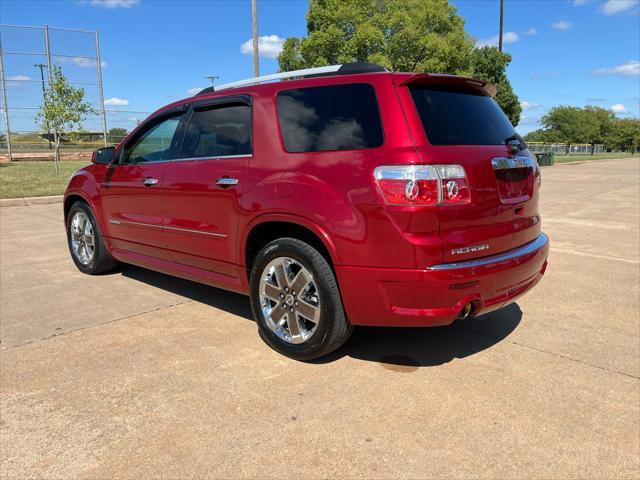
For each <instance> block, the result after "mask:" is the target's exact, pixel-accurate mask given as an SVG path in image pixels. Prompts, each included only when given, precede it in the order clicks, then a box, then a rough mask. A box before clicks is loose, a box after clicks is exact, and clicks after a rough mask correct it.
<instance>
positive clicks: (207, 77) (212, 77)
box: [204, 75, 220, 87]
mask: <svg viewBox="0 0 640 480" xmlns="http://www.w3.org/2000/svg"><path fill="white" fill-rule="evenodd" d="M204 78H206V79H207V80H211V86H212V87H213V86H214V84H215V81H216V80H217V79H219V78H220V77H219V76H217V75H205V77H204Z"/></svg>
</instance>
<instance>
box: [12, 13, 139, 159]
mask: <svg viewBox="0 0 640 480" xmlns="http://www.w3.org/2000/svg"><path fill="white" fill-rule="evenodd" d="M54 65H59V66H60V67H61V69H62V72H63V74H64V75H65V77H66V78H67V79H68V81H69V83H70V84H71V85H72V86H74V87H76V88H82V89H84V91H85V101H87V102H89V103H90V104H91V105H92V106H93V108H94V110H95V112H96V113H95V114H91V115H89V116H87V118H86V119H85V120H84V122H83V125H82V128H81V129H79V131H77V132H71V133H66V134H64V135H62V136H61V138H60V149H61V152H62V154H63V155H62V156H63V158H67V157H71V158H74V157H75V158H78V157H80V158H84V157H87V156H88V155H89V154H90V152H91V151H92V150H93V149H95V148H98V147H102V146H104V145H109V144H116V143H118V142H119V141H120V140H122V138H123V137H124V135H125V133H126V132H127V131H129V130H131V129H132V128H133V127H135V125H136V124H137V123H138V122H140V121H141V120H142V119H144V118H145V117H146V116H147V115H148V113H149V112H141V111H133V110H124V109H121V108H117V107H118V105H117V101H118V99H112V102H110V101H106V102H105V100H104V97H103V89H102V69H103V68H104V67H106V66H107V64H106V62H105V61H104V59H101V57H100V41H99V36H98V32H97V31H96V32H92V31H87V30H72V29H64V28H52V27H48V26H46V25H45V26H43V27H40V26H25V25H7V24H0V77H1V78H0V82H1V84H2V85H1V87H2V95H1V96H0V100H1V102H2V103H1V104H0V108H1V109H2V112H1V113H2V116H1V118H0V126H1V128H0V161H2V160H9V161H11V160H22V159H29V160H32V159H41V158H52V157H53V148H54V146H53V138H54V137H53V135H54V133H53V132H47V131H43V130H42V128H41V126H40V125H39V123H38V120H37V114H38V112H39V111H40V109H41V107H42V104H43V101H44V94H45V91H46V89H47V88H49V83H50V82H51V75H52V67H53V66H54ZM110 103H114V105H110Z"/></svg>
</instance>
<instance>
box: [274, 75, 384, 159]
mask: <svg viewBox="0 0 640 480" xmlns="http://www.w3.org/2000/svg"><path fill="white" fill-rule="evenodd" d="M277 104H278V121H279V122H280V130H281V132H282V139H283V141H284V146H285V149H286V150H287V151H288V152H318V151H326V150H356V149H361V148H374V147H379V146H380V145H382V143H383V140H384V139H383V133H382V122H381V121H380V112H379V111H378V102H377V101H376V95H375V92H374V90H373V87H372V86H371V85H367V84H360V83H357V84H348V85H330V86H326V87H312V88H299V89H295V90H285V91H282V92H280V93H278V96H277Z"/></svg>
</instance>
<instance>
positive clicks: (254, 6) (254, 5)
mask: <svg viewBox="0 0 640 480" xmlns="http://www.w3.org/2000/svg"><path fill="white" fill-rule="evenodd" d="M251 20H252V31H253V76H254V77H259V76H260V61H259V60H258V0H251Z"/></svg>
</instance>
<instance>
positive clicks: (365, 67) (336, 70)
mask: <svg viewBox="0 0 640 480" xmlns="http://www.w3.org/2000/svg"><path fill="white" fill-rule="evenodd" d="M386 71H387V69H386V68H384V67H383V66H382V65H377V64H375V63H368V62H353V63H344V64H341V65H328V66H326V67H315V68H304V69H302V70H293V71H291V72H280V73H274V74H271V75H264V76H261V77H254V78H247V79H245V80H238V81H237V82H231V83H225V84H224V85H218V86H216V87H215V91H216V92H218V91H220V90H226V89H228V88H236V87H245V86H247V85H257V84H259V83H265V82H272V81H275V80H285V79H287V78H308V77H319V76H324V75H351V74H355V73H370V72H386ZM211 88H212V87H208V88H205V89H204V90H202V91H200V92H199V93H198V95H201V94H205V93H210V92H211V91H213V90H212V89H211Z"/></svg>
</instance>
